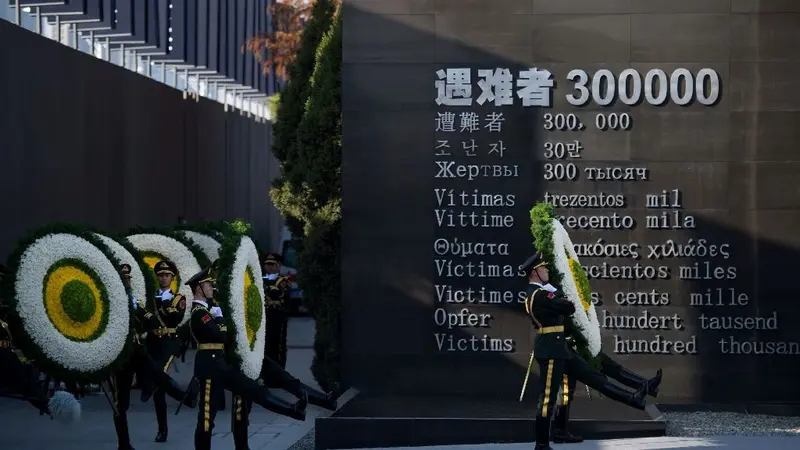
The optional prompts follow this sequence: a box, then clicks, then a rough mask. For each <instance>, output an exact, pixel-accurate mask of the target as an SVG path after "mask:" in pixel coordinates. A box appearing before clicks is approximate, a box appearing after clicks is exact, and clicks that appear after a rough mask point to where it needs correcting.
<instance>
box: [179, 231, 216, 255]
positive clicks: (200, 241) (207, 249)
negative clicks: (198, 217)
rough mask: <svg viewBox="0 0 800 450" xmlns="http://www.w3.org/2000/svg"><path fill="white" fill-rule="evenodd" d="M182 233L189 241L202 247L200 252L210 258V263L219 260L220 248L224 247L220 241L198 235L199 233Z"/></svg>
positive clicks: (201, 234) (205, 235) (204, 235)
mask: <svg viewBox="0 0 800 450" xmlns="http://www.w3.org/2000/svg"><path fill="white" fill-rule="evenodd" d="M181 232H182V233H183V234H184V236H186V238H187V239H189V240H190V241H192V242H194V244H195V245H197V246H198V247H200V250H202V251H203V253H204V254H205V255H206V257H208V260H209V261H212V262H213V261H216V260H217V259H219V248H220V247H221V245H222V244H220V243H219V241H217V240H216V239H214V238H213V237H211V236H209V235H207V234H203V233H198V232H197V231H191V230H183V231H181Z"/></svg>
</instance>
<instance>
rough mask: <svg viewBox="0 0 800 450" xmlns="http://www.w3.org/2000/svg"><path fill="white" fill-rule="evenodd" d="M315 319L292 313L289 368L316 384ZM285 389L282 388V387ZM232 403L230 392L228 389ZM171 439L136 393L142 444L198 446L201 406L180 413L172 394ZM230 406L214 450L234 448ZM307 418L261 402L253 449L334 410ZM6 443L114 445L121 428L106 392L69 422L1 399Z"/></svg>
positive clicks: (79, 448)
mask: <svg viewBox="0 0 800 450" xmlns="http://www.w3.org/2000/svg"><path fill="white" fill-rule="evenodd" d="M313 339H314V323H313V321H312V320H311V319H307V318H296V319H292V320H291V322H290V325H289V337H288V343H289V351H288V357H287V358H288V361H287V366H288V367H287V369H288V370H289V371H290V372H291V373H292V374H294V375H295V376H296V377H298V378H300V379H301V380H302V381H304V382H306V383H308V384H311V385H313V386H315V387H316V384H315V383H314V381H313V377H312V376H311V370H310V366H311V360H312V358H313V356H314V351H313V348H312V344H313ZM190 364H191V360H190V357H188V356H187V359H186V364H182V363H180V362H179V363H177V364H176V365H177V369H178V370H179V371H180V372H179V373H174V372H173V376H174V377H175V378H176V379H178V380H179V381H181V382H184V383H185V382H187V381H188V379H189V378H190V377H191V372H192V366H191V365H190ZM281 393H282V392H281ZM227 399H228V405H230V394H229V393H228V395H227ZM168 401H169V402H170V403H169V405H170V406H169V408H170V416H169V441H168V442H167V443H163V444H157V443H155V442H153V439H154V438H155V434H156V425H155V413H154V412H153V405H152V403H146V404H142V403H140V402H139V391H134V392H133V394H132V396H131V403H132V406H131V411H130V412H129V413H128V417H129V420H130V428H131V441H132V443H133V445H134V447H136V449H137V450H189V449H193V448H194V441H193V436H194V426H195V421H196V417H197V416H196V414H197V413H196V410H190V409H187V408H183V409H182V410H181V413H180V415H178V416H175V415H174V414H173V413H174V412H175V409H176V408H177V404H176V402H172V401H171V400H169V399H168ZM230 409H231V408H230V406H229V407H228V408H227V409H226V411H222V412H220V413H219V414H218V415H217V420H216V428H215V436H214V437H213V441H212V445H213V448H214V450H232V449H233V438H232V437H231V436H230V423H231V420H230ZM308 412H309V414H308V418H307V420H306V421H305V422H297V421H294V420H291V419H287V418H285V417H283V416H279V415H277V414H273V413H271V412H269V411H266V410H264V409H263V408H258V407H255V408H254V409H253V414H252V415H251V416H250V420H251V425H250V433H251V436H250V448H251V450H264V449H268V450H286V449H288V448H289V447H290V446H291V445H292V444H294V443H295V442H296V441H297V440H299V439H300V438H302V437H303V436H304V435H305V434H306V433H308V432H309V431H310V430H311V429H312V427H313V426H314V418H315V417H318V416H321V415H327V414H329V413H328V412H327V411H323V410H320V409H319V408H317V407H314V406H309V408H308ZM0 436H1V437H0V449H2V450H48V449H58V450H87V449H92V450H105V449H108V450H114V449H116V448H117V445H116V434H115V433H114V426H113V423H112V421H111V408H110V406H109V405H108V403H107V402H106V400H105V398H104V397H103V395H102V394H97V395H93V396H91V397H87V398H86V399H84V400H83V417H82V420H81V422H80V423H78V424H75V425H74V426H71V427H67V426H63V425H61V424H59V423H57V422H55V421H51V420H48V419H47V418H45V417H39V415H38V412H37V411H36V410H34V409H33V408H32V407H31V406H29V405H28V404H27V403H24V402H21V401H18V400H10V399H0Z"/></svg>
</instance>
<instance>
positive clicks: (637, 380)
mask: <svg viewBox="0 0 800 450" xmlns="http://www.w3.org/2000/svg"><path fill="white" fill-rule="evenodd" d="M661 374H662V371H661V369H658V372H656V376H654V377H653V378H650V379H649V380H648V379H645V378H643V377H641V376H639V375H638V374H636V373H633V372H631V371H630V370H628V369H626V368H624V367H620V370H619V373H618V374H617V376H616V377H614V378H615V379H616V380H617V381H619V382H620V383H622V384H624V385H625V386H628V387H629V388H634V389H639V388H640V387H641V386H642V385H643V384H645V385H647V393H648V395H650V396H651V397H653V398H655V397H658V388H659V386H660V385H661Z"/></svg>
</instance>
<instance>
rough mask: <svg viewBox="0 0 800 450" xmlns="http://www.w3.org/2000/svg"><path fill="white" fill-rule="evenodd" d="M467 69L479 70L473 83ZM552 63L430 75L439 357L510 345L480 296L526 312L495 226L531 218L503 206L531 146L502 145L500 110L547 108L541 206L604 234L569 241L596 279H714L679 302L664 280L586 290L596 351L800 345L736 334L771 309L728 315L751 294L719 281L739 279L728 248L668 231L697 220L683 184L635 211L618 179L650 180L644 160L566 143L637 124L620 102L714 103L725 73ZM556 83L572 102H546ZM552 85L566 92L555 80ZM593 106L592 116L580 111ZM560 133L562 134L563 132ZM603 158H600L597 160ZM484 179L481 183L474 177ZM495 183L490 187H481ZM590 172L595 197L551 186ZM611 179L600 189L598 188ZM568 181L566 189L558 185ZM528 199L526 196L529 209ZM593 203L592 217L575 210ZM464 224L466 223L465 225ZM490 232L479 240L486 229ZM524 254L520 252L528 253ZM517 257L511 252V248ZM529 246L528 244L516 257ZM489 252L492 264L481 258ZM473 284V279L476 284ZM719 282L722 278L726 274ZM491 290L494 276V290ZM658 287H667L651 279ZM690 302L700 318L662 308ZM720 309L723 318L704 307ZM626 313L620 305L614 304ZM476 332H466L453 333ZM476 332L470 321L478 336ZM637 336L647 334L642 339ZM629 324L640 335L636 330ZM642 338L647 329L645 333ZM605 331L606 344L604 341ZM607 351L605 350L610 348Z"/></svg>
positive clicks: (787, 349)
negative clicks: (627, 288) (593, 158)
mask: <svg viewBox="0 0 800 450" xmlns="http://www.w3.org/2000/svg"><path fill="white" fill-rule="evenodd" d="M473 76H475V78H473ZM556 76H557V75H554V74H552V73H551V72H550V71H548V70H546V69H542V68H529V69H524V70H519V71H515V73H512V70H510V69H506V68H447V69H442V70H438V71H437V72H436V73H435V79H434V87H435V94H436V97H435V101H436V104H437V105H438V106H439V111H438V112H437V113H436V118H435V124H433V125H434V126H435V131H436V133H435V135H436V142H435V143H434V145H433V152H434V163H435V170H434V178H435V180H436V183H437V184H436V185H435V187H434V192H433V196H434V198H435V201H436V209H435V210H434V221H435V224H436V227H437V233H436V238H435V242H434V245H433V250H434V255H435V256H434V258H435V261H434V262H435V270H436V277H435V279H436V284H435V293H434V295H435V305H436V306H435V309H434V317H433V320H434V323H435V325H436V327H437V329H438V330H437V331H436V332H435V333H434V342H435V345H436V348H437V349H438V350H439V351H442V352H513V351H515V349H516V348H517V342H515V341H514V339H512V338H510V337H508V336H505V335H504V334H505V333H504V330H499V329H493V328H492V321H493V316H492V314H491V313H490V312H485V311H484V310H482V309H481V307H482V306H486V305H506V306H512V307H513V306H518V307H519V308H522V307H523V306H522V305H523V301H524V292H523V291H520V290H519V287H520V283H519V279H518V277H519V276H520V274H519V273H517V269H516V265H517V264H519V262H520V261H521V260H518V259H519V258H518V257H517V258H516V259H513V258H511V256H510V255H511V252H512V250H511V249H510V244H509V242H504V239H508V236H507V234H504V230H508V229H509V228H511V227H513V226H514V224H515V223H517V222H520V221H525V222H526V223H527V221H528V220H529V219H528V217H527V215H526V216H524V217H520V216H519V214H517V215H516V216H515V215H514V214H512V212H511V208H514V207H518V205H517V193H516V192H513V191H508V190H507V189H506V190H503V189H501V188H500V187H502V186H503V185H504V183H503V180H504V179H510V178H518V177H520V176H521V175H520V174H521V173H522V172H524V170H523V169H524V168H521V167H520V166H519V165H518V164H513V163H508V162H506V160H505V159H504V156H506V155H507V154H508V152H527V151H532V150H531V149H529V148H507V145H506V144H505V143H504V141H503V135H504V131H505V130H504V126H505V125H506V123H505V121H506V119H505V116H504V112H503V107H513V106H517V107H518V106H522V107H523V108H542V109H543V111H542V113H543V114H542V122H541V126H542V127H543V130H542V131H543V133H544V136H545V139H544V143H543V145H542V146H541V147H540V148H537V149H534V150H533V151H537V152H541V155H540V159H543V160H544V162H543V167H542V169H543V170H542V174H543V175H542V176H543V178H544V185H545V186H546V189H545V192H544V193H543V195H542V196H541V200H542V201H546V202H549V203H551V204H553V205H554V206H555V207H556V210H557V213H558V214H559V220H561V222H562V223H563V224H564V226H565V227H566V228H567V229H568V230H569V231H570V232H571V233H572V234H575V235H576V236H580V235H581V234H582V233H584V234H585V232H589V231H591V232H592V233H593V236H598V235H600V237H598V238H596V239H593V240H591V241H588V242H580V239H579V238H576V237H574V238H573V240H574V241H575V242H576V243H575V246H576V252H577V253H578V255H579V256H580V257H581V258H582V262H583V264H584V267H585V269H586V273H587V275H588V276H589V278H590V280H595V282H594V283H593V285H595V286H596V285H597V284H598V283H597V282H598V281H602V280H637V281H639V283H638V284H637V286H646V285H647V282H648V281H652V282H653V283H654V284H655V282H656V281H658V280H672V281H673V282H676V283H679V282H681V281H702V282H709V283H710V284H709V285H714V286H717V287H708V288H704V289H703V290H701V291H699V292H691V293H689V295H688V298H674V296H673V293H671V292H669V291H668V289H663V288H657V287H653V288H648V289H637V290H636V291H635V292H603V291H602V290H598V291H595V292H593V294H592V300H593V302H594V303H595V305H596V307H597V308H598V316H599V320H600V324H601V327H602V328H604V329H605V330H606V331H604V341H605V344H604V345H605V351H606V352H607V353H617V354H661V355H685V354H696V353H698V352H699V351H702V352H704V353H708V352H715V353H718V354H749V353H753V352H755V350H754V349H755V348H756V346H757V345H759V346H761V347H760V349H761V352H764V353H767V354H777V355H780V354H795V355H796V354H800V347H798V344H797V343H790V342H779V341H768V342H760V343H758V344H757V343H756V342H755V341H747V340H740V339H737V338H736V337H735V336H734V333H736V332H741V331H746V330H765V331H769V330H777V329H778V326H779V317H778V314H777V312H774V311H771V312H766V313H765V312H763V311H762V312H761V315H759V316H746V315H736V314H731V313H730V312H731V311H735V310H736V309H737V308H743V307H745V306H747V305H748V304H749V302H750V297H749V294H748V293H747V292H738V291H736V290H735V289H734V288H730V287H726V284H729V285H730V284H732V283H731V281H732V280H735V279H736V277H737V276H738V269H737V267H736V266H735V265H733V264H732V263H731V257H732V255H733V254H734V252H735V249H733V248H731V245H730V244H729V243H725V242H715V241H714V239H713V238H696V239H686V240H683V239H682V238H677V237H675V236H676V233H675V231H676V230H694V229H695V228H696V218H695V217H694V216H693V215H691V214H689V213H687V212H686V211H684V208H683V203H684V198H683V193H682V192H681V189H680V186H677V187H675V188H673V189H659V190H653V192H650V193H647V194H646V195H645V198H643V199H636V200H637V203H638V204H642V205H644V208H645V210H646V213H645V214H644V216H643V217H641V214H638V215H637V214H636V213H635V212H630V211H629V210H628V205H629V204H630V199H629V198H627V196H626V195H625V194H622V193H619V191H621V190H622V189H621V186H623V185H624V184H626V183H647V182H649V181H651V174H650V171H649V170H648V168H647V167H646V166H645V165H642V164H635V163H633V164H628V165H625V166H623V165H618V164H617V165H613V164H605V163H604V164H598V165H596V166H592V165H591V164H589V163H584V162H582V161H584V159H583V158H584V155H587V154H590V152H592V148H589V147H586V146H584V144H583V143H582V142H581V140H580V139H574V138H570V139H565V138H562V136H563V135H564V134H566V133H565V132H569V133H570V135H571V136H574V135H575V133H580V132H591V133H625V132H628V131H630V130H632V129H633V127H635V126H636V124H635V123H634V120H633V118H632V116H631V114H629V113H625V112H608V111H605V110H603V109H602V108H603V107H609V106H612V105H614V104H615V103H617V102H619V103H622V104H624V105H627V106H630V107H635V106H638V105H640V104H643V103H644V104H648V105H653V106H664V105H667V104H673V105H677V106H688V105H692V104H699V105H701V106H704V107H709V108H711V107H713V106H714V105H715V104H716V103H717V102H718V101H719V100H720V95H721V89H720V83H721V80H720V77H719V74H718V73H717V72H716V71H715V70H713V69H707V68H705V69H700V70H697V71H694V72H693V71H690V70H688V69H683V68H679V69H675V70H672V71H669V72H668V71H665V70H661V69H652V70H649V71H647V72H646V73H641V72H640V71H638V70H636V69H626V70H622V71H621V72H619V73H613V72H612V71H610V70H606V69H602V70H598V71H596V72H594V73H591V74H590V73H587V72H586V71H585V70H582V69H574V70H571V71H569V72H568V73H567V74H566V76H565V77H564V78H563V80H558V81H559V82H558V83H556ZM556 86H559V87H560V86H566V88H565V89H564V91H565V93H564V94H563V95H564V96H565V99H566V101H567V103H568V104H569V105H571V106H573V107H574V110H571V111H553V110H552V109H551V108H552V106H553V105H552V104H553V101H552V99H553V95H558V92H556V89H555V87H556ZM559 90H561V89H559ZM589 105H595V106H599V107H601V108H600V109H599V110H597V111H596V112H591V113H590V112H588V111H583V110H581V108H583V107H586V106H589ZM560 135H561V136H560ZM601 166H602V167H601ZM481 180H483V181H484V183H482V184H481V186H483V188H482V189H479V188H473V187H471V186H470V183H471V182H478V181H481ZM487 180H488V181H490V182H491V183H492V184H496V185H497V186H498V189H496V190H494V189H492V190H487V189H486V188H485V186H486V185H487V184H486V183H485V182H486V181H487ZM581 180H585V181H589V182H591V183H594V185H595V186H598V190H597V191H596V192H594V193H591V194H570V193H566V192H559V190H561V189H560V188H559V185H560V184H561V186H565V183H574V182H579V181H581ZM604 185H605V186H607V188H606V190H604V188H603V186H604ZM564 190H566V189H564ZM524 206H526V208H523V210H527V208H529V207H531V206H533V205H524ZM593 209H595V210H597V211H598V213H597V214H589V213H585V212H578V213H574V212H573V211H587V210H593ZM642 227H643V228H645V229H646V230H648V233H646V234H645V236H647V237H646V239H647V242H624V243H618V242H619V241H620V239H618V238H615V236H614V232H620V231H622V232H624V231H631V230H634V229H637V228H642ZM465 229H466V230H467V231H466V232H467V234H466V236H470V235H472V236H481V231H483V232H486V230H491V231H490V233H491V236H495V237H496V238H493V239H491V241H489V240H481V239H477V238H476V239H471V238H464V236H465V235H464V234H460V235H458V233H457V232H458V231H462V230H465ZM470 229H471V230H472V231H474V233H473V232H470ZM484 236H485V235H484ZM526 251H527V249H526ZM516 253H517V255H519V251H517V252H516ZM523 253H524V252H523ZM487 261H491V263H489V262H487ZM497 279H500V280H501V281H502V282H503V283H501V284H504V285H505V286H507V288H505V289H503V288H493V289H489V288H487V287H485V286H481V281H482V280H497ZM475 280H478V283H477V284H478V285H477V286H476V284H475ZM726 282H727V283H726ZM495 286H496V285H495ZM660 286H663V284H660ZM671 305H673V306H675V305H678V306H686V305H688V306H690V307H697V308H698V309H700V308H703V312H702V314H699V315H697V317H696V321H697V323H696V324H693V325H692V326H691V327H687V323H686V322H685V320H684V318H683V317H681V315H680V314H679V313H675V312H669V313H667V312H665V311H670V310H671V311H675V309H673V308H669V307H670V306H671ZM715 307H719V310H720V311H725V313H724V314H725V315H722V314H720V315H712V314H710V313H709V311H713V310H714V309H716V308H715ZM623 312H624V313H623ZM687 328H691V329H693V330H698V329H699V330H715V331H717V332H722V333H723V334H724V333H725V332H730V333H731V334H730V335H727V336H725V337H722V338H720V339H719V340H718V341H716V342H698V339H697V335H696V334H694V333H693V332H691V331H687ZM459 329H471V331H470V332H468V333H462V334H459V333H456V331H457V330H459ZM474 330H478V332H475V331H474ZM641 331H645V332H646V333H645V334H642V333H641ZM634 333H635V337H634ZM642 336H647V337H645V338H642ZM609 339H610V340H609ZM609 346H612V348H609Z"/></svg>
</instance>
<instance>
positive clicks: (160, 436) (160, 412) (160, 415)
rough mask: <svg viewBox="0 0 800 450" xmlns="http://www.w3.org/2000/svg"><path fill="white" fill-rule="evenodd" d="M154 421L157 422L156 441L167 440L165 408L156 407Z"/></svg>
mask: <svg viewBox="0 0 800 450" xmlns="http://www.w3.org/2000/svg"><path fill="white" fill-rule="evenodd" d="M156 421H157V422H158V433H156V442H167V436H168V435H169V432H168V430H167V408H166V406H165V407H164V408H163V409H162V408H156Z"/></svg>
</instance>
